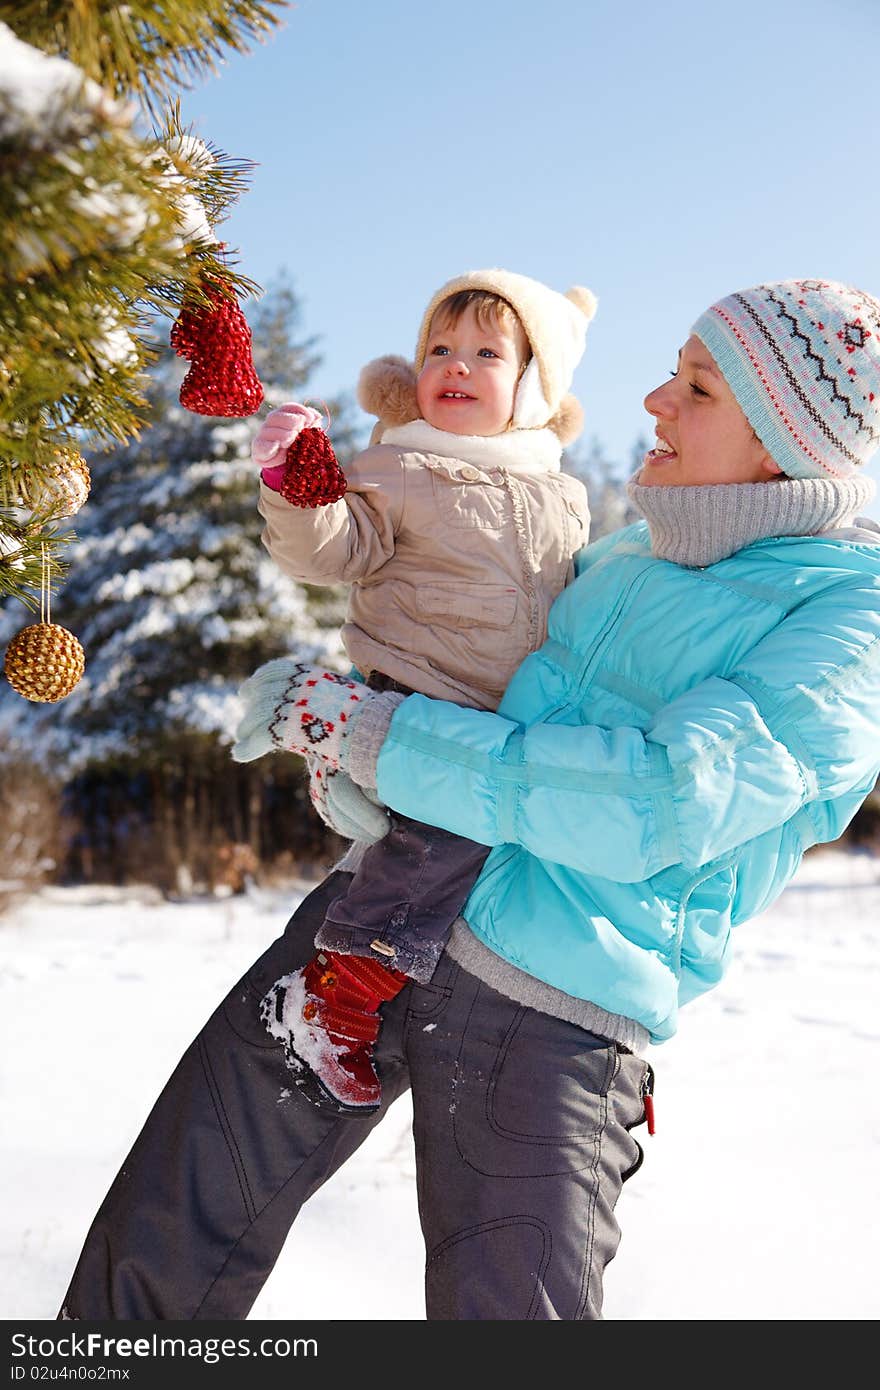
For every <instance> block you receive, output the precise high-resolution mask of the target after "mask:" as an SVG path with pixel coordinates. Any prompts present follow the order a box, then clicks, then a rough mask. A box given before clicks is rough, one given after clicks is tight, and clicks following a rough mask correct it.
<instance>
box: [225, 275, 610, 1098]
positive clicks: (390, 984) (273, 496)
mask: <svg viewBox="0 0 880 1390" xmlns="http://www.w3.org/2000/svg"><path fill="white" fill-rule="evenodd" d="M595 308H596V301H595V298H594V296H593V295H592V293H591V292H590V291H589V290H586V289H583V288H580V287H575V288H573V289H571V290H569V291H568V292H567V293H566V294H565V295H562V294H559V293H557V292H555V291H554V290H551V289H549V288H547V287H546V286H545V285H542V284H540V283H539V282H537V281H535V280H532V279H529V278H527V277H526V276H524V275H518V274H514V273H512V272H510V271H505V270H499V269H493V270H485V271H472V272H469V273H468V274H465V275H462V276H460V277H458V278H456V279H454V280H450V281H449V282H448V283H447V284H445V285H443V286H442V288H441V289H440V290H438V291H437V293H436V294H435V295H434V296H433V298H432V299H431V301H430V303H429V304H428V307H427V309H426V311H425V314H424V317H423V320H422V324H421V328H420V331H419V336H418V342H417V345H416V353H415V363H414V365H410V364H409V363H407V362H406V361H405V360H404V359H403V358H400V357H385V358H379V359H378V360H377V361H376V362H373V363H371V364H370V365H369V366H368V367H366V368H365V369H364V371H363V372H362V374H361V378H360V382H359V388H358V395H359V400H360V403H361V405H362V406H363V407H364V409H365V410H367V411H368V412H369V413H371V414H373V415H376V416H377V417H378V424H377V425H376V426H375V428H374V430H373V435H372V439H371V442H370V447H369V448H368V449H366V450H365V451H364V452H363V453H361V454H359V455H358V456H357V457H356V458H354V459H353V460H352V461H351V463H349V464H348V465H347V467H346V470H345V477H344V480H343V481H342V484H341V486H340V487H339V488H338V489H337V492H339V493H341V494H342V495H339V496H337V493H336V492H334V491H333V490H332V488H331V490H330V491H329V495H330V496H331V497H335V498H336V500H333V501H328V502H326V503H324V504H323V505H312V504H311V503H310V502H308V501H305V502H304V501H303V498H304V496H311V497H314V496H315V495H320V493H321V487H320V486H318V487H316V488H312V489H311V491H310V490H309V488H308V486H306V488H305V489H304V487H303V470H302V466H301V465H300V464H297V463H295V460H296V458H297V456H301V457H302V458H311V459H312V460H314V461H315V462H314V464H313V471H314V472H315V474H316V476H317V475H319V476H320V480H321V483H322V484H323V483H324V482H326V480H327V478H328V472H327V460H328V457H329V458H330V460H331V462H335V461H334V460H333V459H332V451H331V450H330V446H329V442H328V441H327V439H326V436H325V435H324V434H323V433H322V432H320V431H319V429H318V424H319V417H318V415H317V413H316V412H315V411H312V410H310V409H308V408H307V407H304V406H301V405H297V404H290V405H285V406H282V407H281V408H280V409H278V410H274V411H272V412H271V413H270V415H269V416H267V418H266V420H265V421H264V423H263V425H262V427H261V429H260V431H259V433H258V434H257V436H256V438H255V440H254V445H253V457H254V460H255V462H257V463H258V464H260V465H261V466H262V473H261V487H260V503H259V508H260V512H261V514H262V516H263V517H264V518H265V521H266V527H265V530H264V532H263V541H264V544H265V545H266V547H267V549H268V551H269V553H270V554H271V555H272V557H273V559H275V561H276V562H277V563H278V564H279V566H280V567H281V569H282V570H283V571H284V572H285V573H286V574H289V575H290V576H292V577H293V578H294V579H297V580H299V581H301V582H306V583H310V584H330V583H338V582H340V581H341V582H344V583H347V584H349V585H350V594H349V603H348V614H347V621H346V623H345V625H344V627H343V629H342V638H343V643H344V646H345V650H346V653H347V655H348V656H349V658H350V660H351V661H352V663H353V665H354V667H355V668H356V675H357V677H358V679H357V680H355V681H354V682H351V683H350V688H351V699H352V701H353V702H354V703H356V702H357V700H358V694H357V691H358V688H359V682H362V681H365V682H366V684H367V685H368V686H369V687H370V688H371V689H372V690H375V691H381V692H387V693H386V695H385V697H384V698H386V699H387V700H388V701H389V702H393V703H394V704H395V705H396V704H397V703H399V702H400V701H401V700H402V699H403V698H405V696H406V695H409V694H412V693H414V692H418V693H421V694H424V695H428V696H433V697H439V698H441V699H445V700H449V701H453V702H455V703H457V704H460V705H465V706H470V707H473V708H477V709H485V710H494V709H495V708H496V707H497V705H498V703H499V701H500V699H501V695H502V694H503V692H504V689H505V686H506V685H507V682H508V680H509V679H510V677H511V676H512V674H513V672H514V671H515V670H516V668H517V667H518V666H519V665H520V663H521V662H522V660H523V659H524V657H525V656H526V655H527V654H528V653H529V652H533V651H535V650H536V649H537V648H538V647H539V646H540V645H541V643H542V642H543V641H544V638H545V637H546V624H547V612H548V609H549V608H550V605H551V603H552V602H553V600H554V599H555V598H556V597H557V595H558V594H559V593H560V592H561V590H562V589H563V588H564V586H565V585H566V583H567V582H568V581H569V580H570V579H571V578H572V577H573V574H574V566H573V556H574V555H575V553H576V552H577V551H578V550H580V549H581V548H582V547H583V546H584V545H586V543H587V540H588V531H589V510H588V506H587V497H586V491H585V489H584V487H583V485H582V484H581V483H580V482H578V481H577V480H576V479H574V478H572V477H570V476H568V475H566V474H564V473H562V472H561V470H560V460H561V454H562V448H563V447H564V445H566V444H568V443H570V442H571V441H572V440H573V439H574V438H576V437H577V435H578V433H579V432H580V429H581V426H582V413H581V409H580V406H579V405H578V403H577V401H576V400H575V399H574V397H572V396H570V395H569V394H568V388H569V386H570V384H571V378H572V373H573V371H574V368H575V367H576V366H577V364H578V362H579V361H580V358H581V356H582V354H583V351H584V345H585V337H586V330H587V325H588V324H589V322H590V320H591V318H592V317H593V314H594V313H595ZM307 437H310V442H309V448H308V449H306V450H303V449H302V448H301V446H302V445H303V444H304V443H305V441H306V438H307ZM294 444H295V446H296V447H295V448H291V446H292V445H294ZM315 444H317V445H318V446H319V447H314V446H315ZM294 475H295V476H294ZM286 673H289V675H290V677H291V678H293V677H296V679H301V678H302V677H303V674H304V667H303V665H302V663H297V662H295V661H292V660H289V659H287V658H284V659H282V660H280V661H274V662H269V663H267V664H266V665H265V666H263V667H261V668H260V669H259V670H258V671H257V672H255V674H254V675H253V676H252V677H251V678H250V680H249V681H248V682H247V683H246V686H245V689H246V691H247V693H248V696H249V701H250V709H249V715H248V722H247V723H246V724H244V725H243V726H241V727H240V728H239V731H238V741H237V743H236V745H235V747H234V749H233V756H234V757H235V758H236V760H237V761H239V762H247V761H250V760H251V759H253V758H256V757H259V756H261V755H262V754H263V753H265V752H267V751H269V750H270V749H271V748H274V747H284V746H285V744H284V731H285V727H286V724H287V722H288V721H289V719H291V718H296V719H299V720H300V721H301V723H302V728H303V729H304V730H305V731H306V733H307V736H308V744H309V748H310V750H313V751H312V752H311V753H310V754H309V756H307V762H308V764H309V767H310V771H311V773H312V777H311V787H312V796H313V800H314V801H315V803H316V805H318V806H319V809H320V810H321V812H322V814H323V815H324V816H325V819H328V820H329V821H331V823H335V825H336V826H337V828H339V829H341V830H342V831H343V832H344V833H347V834H348V835H349V836H350V837H351V838H353V839H355V840H356V841H358V840H361V841H364V840H370V839H374V838H375V834H376V829H377V828H380V829H381V830H382V831H383V832H384V831H387V833H384V834H383V835H382V838H380V839H378V840H376V842H375V843H373V844H370V845H369V846H368V847H366V848H365V847H364V846H363V844H356V845H355V846H353V849H352V851H350V852H349V855H348V856H346V860H345V861H344V865H345V867H347V868H348V867H351V866H352V864H353V863H354V864H357V868H356V871H355V874H354V877H353V879H352V881H351V883H350V886H349V888H348V889H347V890H346V891H345V892H344V893H342V894H341V895H340V896H339V897H337V898H336V899H335V901H333V902H332V903H331V904H330V906H329V908H328V911H327V913H326V916H325V919H324V922H323V924H322V926H321V928H320V930H319V932H318V933H317V936H316V938H315V944H316V946H317V948H318V951H317V954H316V956H315V958H314V959H313V960H312V961H311V962H310V963H309V964H308V965H307V966H306V967H305V968H304V969H303V970H302V971H299V972H297V973H296V974H295V975H291V976H289V977H286V978H285V979H284V980H283V981H280V982H279V983H278V984H277V985H276V986H275V987H274V989H273V991H271V992H270V994H269V995H268V996H267V997H266V1000H265V1001H264V1018H265V1021H266V1023H267V1026H268V1027H269V1029H270V1031H271V1032H272V1033H273V1035H274V1036H276V1037H278V1038H279V1039H281V1040H282V1041H283V1042H284V1044H285V1046H286V1048H287V1049H288V1056H289V1059H290V1060H291V1063H292V1064H293V1065H295V1066H296V1067H297V1069H298V1070H299V1072H300V1086H301V1088H302V1089H303V1090H304V1091H305V1093H306V1095H308V1096H309V1097H310V1098H311V1099H313V1100H315V1101H318V1102H320V1103H325V1104H326V1103H327V1101H328V1098H329V1100H330V1101H331V1102H332V1103H333V1104H334V1106H335V1107H336V1108H337V1109H338V1110H339V1112H340V1113H354V1114H364V1113H365V1112H368V1111H370V1110H374V1109H376V1108H377V1107H378V1105H379V1101H380V1096H381V1089H380V1083H379V1079H378V1076H377V1074H376V1071H375V1068H374V1065H373V1059H372V1045H373V1043H374V1042H375V1040H376V1038H377V1036H378V1031H379V1022H380V1020H379V1014H378V1009H379V1007H380V1005H381V1004H382V1003H383V1002H384V1001H386V1000H388V999H391V998H393V997H394V996H395V995H396V994H397V993H399V991H400V990H401V989H402V988H403V986H404V985H405V984H406V982H407V980H408V979H415V980H418V981H426V980H428V979H430V977H431V974H432V973H433V970H434V968H435V966H436V964H437V961H438V959H439V956H440V952H441V951H442V948H443V945H444V943H445V941H446V939H447V937H448V934H449V931H450V929H451V926H452V923H453V922H454V920H455V919H456V917H457V916H458V913H459V911H460V909H461V907H462V905H463V903H464V901H465V899H466V898H467V895H468V893H469V891H470V889H471V887H472V885H473V883H474V881H475V879H476V877H477V875H478V873H479V871H480V869H481V867H482V864H483V861H484V859H485V858H486V855H487V854H488V848H487V847H486V846H484V845H477V844H474V843H472V842H471V841H469V840H465V839H461V838H459V837H458V836H455V835H452V834H450V833H448V832H447V831H444V830H442V829H435V828H434V827H431V826H426V825H423V824H421V823H420V822H418V821H414V820H410V819H408V818H407V817H404V816H400V815H397V814H395V813H389V814H388V816H387V817H386V815H385V812H384V810H381V809H380V808H379V807H378V806H375V805H373V804H372V803H371V802H369V801H366V800H365V799H364V798H363V797H362V795H361V793H360V792H359V790H358V789H357V788H356V787H355V785H354V782H356V781H357V780H358V779H357V778H354V781H351V780H349V779H348V778H346V777H345V775H344V774H342V773H339V772H335V771H332V770H331V767H330V764H331V762H332V763H333V764H334V765H335V759H333V758H330V757H329V756H328V755H329V754H330V752H331V751H332V750H333V749H338V741H339V739H340V738H344V737H345V728H344V723H345V715H344V714H343V715H342V717H341V719H340V718H338V716H337V717H334V718H333V719H330V718H329V717H328V718H327V719H322V717H321V689H322V683H324V688H325V689H326V690H327V696H328V698H329V696H330V695H331V693H333V694H335V695H336V696H337V697H338V694H339V692H338V690H336V691H335V692H331V690H330V689H329V688H328V687H327V685H326V683H327V682H328V681H329V682H331V684H333V685H338V684H339V683H343V684H346V683H348V682H346V678H345V677H342V676H339V677H336V676H334V675H330V674H328V673H326V672H325V673H322V674H321V675H320V677H318V676H316V678H315V681H314V683H312V684H311V685H310V694H309V699H308V701H305V700H303V701H300V702H299V704H298V705H296V706H295V707H294V708H293V710H292V711H291V707H290V705H289V704H288V703H287V702H286V701H284V700H283V699H282V700H280V701H279V700H278V689H279V684H278V682H279V677H283V676H284V675H285V674H286ZM306 679H307V680H308V674H307V673H306ZM261 693H262V695H263V703H267V704H271V705H272V709H268V708H267V709H266V710H263V709H262V705H261V703H260V698H261ZM337 704H338V699H337ZM266 714H268V716H269V717H268V719H266V718H264V717H263V716H265V715H266ZM261 725H262V727H260V726H261ZM322 750H323V751H322ZM324 758H326V759H327V761H326V762H324V761H323V759H324ZM291 1054H292V1055H291Z"/></svg>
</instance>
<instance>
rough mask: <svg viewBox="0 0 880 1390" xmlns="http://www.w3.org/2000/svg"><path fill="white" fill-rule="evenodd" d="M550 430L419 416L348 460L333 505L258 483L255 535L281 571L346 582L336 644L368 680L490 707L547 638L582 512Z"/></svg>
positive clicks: (582, 533)
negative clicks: (259, 521) (485, 430)
mask: <svg viewBox="0 0 880 1390" xmlns="http://www.w3.org/2000/svg"><path fill="white" fill-rule="evenodd" d="M560 457H561V445H560V443H559V440H558V439H557V437H556V435H555V434H553V433H552V432H551V431H550V430H549V429H543V430H512V431H508V432H507V433H505V434H503V435H493V436H490V437H483V436H474V435H453V434H447V433H446V432H445V431H442V430H437V429H434V428H433V427H432V426H431V425H428V424H427V423H426V422H425V421H424V420H414V421H411V422H410V423H409V424H406V425H399V426H396V427H394V428H391V429H388V430H385V432H384V434H383V435H382V442H381V443H379V444H375V445H373V446H371V447H370V448H368V449H366V450H365V451H364V452H363V453H361V454H358V455H357V456H356V458H354V459H353V460H352V461H351V463H349V464H348V465H347V466H346V469H345V476H346V480H347V483H348V490H347V492H346V493H345V495H344V497H342V498H340V500H339V501H338V502H333V503H330V504H328V505H326V506H322V507H317V508H302V507H295V506H293V505H292V504H291V503H289V502H286V501H285V500H284V498H282V497H281V495H280V494H279V493H277V492H274V491H273V490H272V489H271V488H268V487H266V485H265V484H264V483H261V485H260V502H259V509H260V513H261V514H262V516H263V517H264V518H265V521H266V526H265V529H264V531H263V543H264V545H265V546H266V548H267V550H268V551H269V554H270V555H271V556H272V558H273V559H274V560H275V561H276V563H277V564H278V565H279V567H280V568H281V569H282V570H283V571H284V573H285V574H288V575H290V576H291V577H292V578H293V579H297V580H300V581H303V582H307V583H310V584H330V583H338V582H343V583H346V584H349V585H350V586H351V589H350V593H349V601H348V614H347V621H346V623H345V625H344V627H343V629H342V640H343V643H344V645H345V650H346V652H347V654H348V656H349V657H350V659H351V661H352V663H353V665H354V666H356V667H357V669H358V670H359V671H360V672H361V674H362V675H363V676H365V677H366V676H368V675H369V674H370V672H371V671H382V672H384V673H385V674H386V675H388V676H391V677H392V678H393V679H394V680H398V681H402V682H403V683H404V684H405V685H408V686H411V687H412V689H414V690H418V691H420V692H422V693H423V694H425V695H432V696H436V697H439V698H441V699H446V700H454V701H455V702H456V703H457V704H464V705H471V706H475V707H477V708H479V709H494V708H496V706H497V705H498V702H499V701H500V699H501V696H502V694H503V692H504V689H505V687H506V685H507V683H508V681H509V680H510V677H511V676H512V675H513V673H514V671H515V670H516V668H517V666H519V664H520V662H521V661H522V660H523V658H524V657H525V656H527V655H528V653H529V652H533V651H535V650H536V649H537V648H538V647H539V646H540V645H541V643H542V642H543V641H544V638H545V637H546V634H547V613H548V610H549V608H550V605H551V603H552V602H553V600H554V599H555V598H556V597H557V595H558V594H559V593H560V592H561V590H562V589H563V588H564V587H565V585H566V584H567V583H568V581H569V580H570V579H571V578H572V577H573V574H574V565H573V556H574V555H575V553H576V552H577V551H578V550H580V549H581V547H582V546H584V545H586V543H587V540H588V534H589V522H590V514H589V508H588V506H587V494H586V489H585V488H584V486H583V484H582V483H580V482H578V481H577V479H575V478H572V477H570V476H568V475H567V474H565V473H562V472H561V471H560Z"/></svg>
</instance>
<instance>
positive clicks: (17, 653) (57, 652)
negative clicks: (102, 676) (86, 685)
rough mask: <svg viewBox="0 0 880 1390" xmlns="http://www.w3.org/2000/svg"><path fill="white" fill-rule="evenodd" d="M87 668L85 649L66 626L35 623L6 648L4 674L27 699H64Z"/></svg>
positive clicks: (18, 633) (51, 700) (16, 635)
mask: <svg viewBox="0 0 880 1390" xmlns="http://www.w3.org/2000/svg"><path fill="white" fill-rule="evenodd" d="M85 668H86V658H85V652H84V651H83V649H82V647H81V645H80V643H79V641H78V640H77V638H76V637H74V635H73V633H72V632H68V631H67V628H66V627H59V626H58V624H57V623H33V624H32V625H31V626H30V627H23V628H22V630H21V632H17V633H16V634H15V636H14V637H13V639H12V641H11V642H10V643H9V646H8V647H7V648H6V659H5V661H4V662H3V674H4V675H5V676H6V679H7V680H8V681H9V684H10V685H11V686H12V688H13V690H17V691H18V693H19V695H23V696H24V698H25V699H26V700H36V701H39V702H40V703H43V704H54V702H55V701H56V700H63V699H64V697H65V696H66V695H69V694H70V692H71V690H72V689H73V687H74V686H75V685H76V684H77V682H78V681H79V679H80V677H81V676H82V673H83V671H84V670H85Z"/></svg>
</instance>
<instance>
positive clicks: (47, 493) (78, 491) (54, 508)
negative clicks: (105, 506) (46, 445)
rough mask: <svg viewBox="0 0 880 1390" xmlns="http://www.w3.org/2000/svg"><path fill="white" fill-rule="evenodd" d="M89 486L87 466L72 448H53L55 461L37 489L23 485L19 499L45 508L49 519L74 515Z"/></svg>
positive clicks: (83, 502) (90, 477)
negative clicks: (48, 511) (49, 514)
mask: <svg viewBox="0 0 880 1390" xmlns="http://www.w3.org/2000/svg"><path fill="white" fill-rule="evenodd" d="M91 486H92V476H91V474H90V473H89V466H88V464H87V463H86V461H85V459H84V458H83V456H82V454H80V453H78V452H77V450H76V449H56V450H55V458H54V460H53V462H52V464H51V465H50V467H49V471H48V473H47V475H46V476H44V478H43V479H42V482H41V484H40V485H39V487H37V486H33V485H32V486H28V485H26V486H25V487H24V488H23V489H22V491H23V493H24V494H25V495H24V498H23V500H24V501H25V502H26V504H27V505H29V506H32V507H39V508H41V509H43V508H45V509H48V510H50V511H51V514H52V516H53V517H59V518H60V517H65V516H75V515H76V513H77V512H78V511H79V509H80V507H82V506H83V505H84V504H85V502H86V501H87V500H88V496H89V491H90V489H91Z"/></svg>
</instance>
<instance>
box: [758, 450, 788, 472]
mask: <svg viewBox="0 0 880 1390" xmlns="http://www.w3.org/2000/svg"><path fill="white" fill-rule="evenodd" d="M761 467H762V468H763V470H764V472H765V473H766V475H767V477H768V478H784V477H785V474H784V473H783V471H782V469H781V468H780V467H779V464H778V463H777V462H776V461H775V459H772V458H771V457H770V455H769V454H768V453H767V451H766V449H765V451H764V457H763V459H762V460H761Z"/></svg>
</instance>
